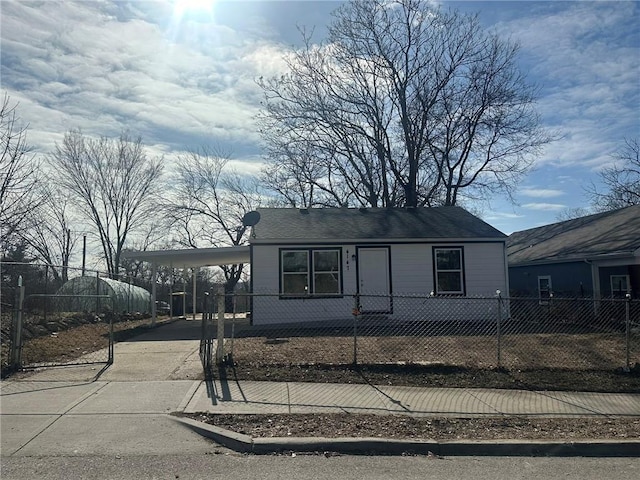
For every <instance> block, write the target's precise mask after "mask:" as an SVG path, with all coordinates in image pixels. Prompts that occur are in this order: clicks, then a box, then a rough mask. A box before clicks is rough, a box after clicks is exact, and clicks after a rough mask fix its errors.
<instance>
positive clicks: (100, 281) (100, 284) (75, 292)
mask: <svg viewBox="0 0 640 480" xmlns="http://www.w3.org/2000/svg"><path fill="white" fill-rule="evenodd" d="M56 295H57V296H58V299H57V309H58V310H59V311H66V312H102V311H105V310H110V311H113V312H115V313H133V312H139V313H149V312H151V293H149V292H148V291H147V290H145V289H144V288H142V287H138V286H136V285H131V284H129V283H124V282H119V281H117V280H112V279H110V278H101V277H97V276H96V277H93V276H91V277H76V278H73V279H71V280H69V281H68V282H67V283H65V284H64V285H63V286H62V287H60V289H59V290H58V292H57V293H56ZM99 296H108V297H109V299H102V298H99Z"/></svg>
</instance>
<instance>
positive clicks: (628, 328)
mask: <svg viewBox="0 0 640 480" xmlns="http://www.w3.org/2000/svg"><path fill="white" fill-rule="evenodd" d="M626 299H627V301H626V302H625V315H626V317H625V343H626V346H625V350H626V362H625V367H624V371H625V372H627V373H629V372H630V371H631V358H630V356H631V352H630V348H631V315H630V312H629V310H630V308H629V307H630V305H631V294H630V293H627V294H626Z"/></svg>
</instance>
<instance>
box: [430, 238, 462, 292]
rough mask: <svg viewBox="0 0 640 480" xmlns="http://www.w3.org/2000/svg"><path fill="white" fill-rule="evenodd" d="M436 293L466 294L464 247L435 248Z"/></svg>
mask: <svg viewBox="0 0 640 480" xmlns="http://www.w3.org/2000/svg"><path fill="white" fill-rule="evenodd" d="M433 256H434V262H433V263H434V267H435V268H434V270H435V285H436V294H440V295H464V259H463V255H462V247H455V248H434V249H433Z"/></svg>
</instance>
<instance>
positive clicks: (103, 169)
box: [51, 130, 162, 278]
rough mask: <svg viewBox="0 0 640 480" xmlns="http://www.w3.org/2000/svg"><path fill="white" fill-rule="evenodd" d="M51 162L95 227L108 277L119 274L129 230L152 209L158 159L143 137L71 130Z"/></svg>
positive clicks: (157, 183) (154, 207) (157, 182)
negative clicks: (114, 136)
mask: <svg viewBox="0 0 640 480" xmlns="http://www.w3.org/2000/svg"><path fill="white" fill-rule="evenodd" d="M51 161H52V163H53V164H54V165H55V166H56V167H57V169H56V171H57V174H58V177H57V180H58V181H59V182H60V185H62V186H63V187H64V188H66V189H67V190H68V191H69V193H70V194H71V195H73V197H74V198H75V199H76V200H77V206H78V208H79V209H80V211H81V213H82V214H83V216H84V219H85V220H86V221H88V222H90V224H91V225H92V226H93V227H94V228H95V229H96V231H97V233H98V236H99V239H100V243H101V246H102V252H103V255H104V259H105V262H106V264H107V269H108V272H109V275H111V276H112V278H117V276H118V271H119V268H120V256H121V253H122V250H123V249H124V246H125V244H126V241H127V238H128V236H129V234H131V233H132V232H134V231H136V230H137V229H139V228H141V227H142V226H143V225H145V224H146V223H147V222H148V221H150V220H152V219H153V218H154V214H155V213H156V210H157V199H156V194H157V193H158V188H159V186H160V179H161V176H162V159H160V158H155V159H151V158H149V157H148V156H147V154H146V152H145V151H144V147H143V145H142V140H141V139H140V138H136V139H133V138H131V137H130V136H129V134H127V133H122V134H121V135H120V137H119V138H117V139H109V138H106V137H101V138H99V139H93V138H89V137H86V136H85V135H83V134H82V132H81V131H80V130H71V131H70V132H68V133H67V134H65V137H64V140H63V142H62V145H56V151H55V153H54V154H53V155H52V156H51Z"/></svg>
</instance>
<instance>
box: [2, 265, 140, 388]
mask: <svg viewBox="0 0 640 480" xmlns="http://www.w3.org/2000/svg"><path fill="white" fill-rule="evenodd" d="M60 272H61V269H60V268H53V267H52V266H50V265H37V264H30V263H13V262H2V263H0V275H1V279H0V301H1V309H0V321H1V332H2V337H1V344H0V347H1V362H2V376H3V377H4V376H6V375H7V374H10V373H11V372H13V371H15V370H17V369H21V368H22V369H23V368H33V367H40V366H60V365H78V364H92V363H106V364H110V363H112V362H113V343H114V338H117V337H118V336H119V335H120V336H122V335H123V334H125V333H126V332H127V331H131V330H134V329H136V328H138V327H141V326H144V325H148V324H150V322H151V319H150V312H151V303H150V302H151V296H150V293H146V294H145V293H144V289H142V288H141V287H139V286H135V285H133V284H132V282H131V281H130V280H129V281H127V282H113V281H111V280H108V279H105V277H106V275H105V274H104V273H100V272H96V271H88V270H84V271H83V270H82V269H75V268H71V267H67V268H66V270H65V274H64V277H63V276H61V275H60ZM114 287H115V288H114ZM141 292H142V293H141ZM145 295H147V296H148V299H147V300H146V301H145V299H144V297H145Z"/></svg>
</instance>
